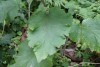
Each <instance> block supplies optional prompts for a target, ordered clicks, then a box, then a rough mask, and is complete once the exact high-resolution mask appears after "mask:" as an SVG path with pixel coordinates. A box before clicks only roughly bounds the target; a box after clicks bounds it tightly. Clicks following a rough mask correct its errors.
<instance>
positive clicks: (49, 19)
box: [28, 7, 72, 62]
mask: <svg viewBox="0 0 100 67" xmlns="http://www.w3.org/2000/svg"><path fill="white" fill-rule="evenodd" d="M71 22H72V16H71V15H70V14H66V13H65V12H64V11H63V10H62V9H59V8H55V7H54V8H51V9H50V11H49V13H48V14H46V13H45V12H42V11H41V12H39V13H38V14H35V15H34V16H32V17H31V18H30V20H29V27H31V28H33V29H34V30H33V31H31V30H28V40H29V44H28V45H29V46H30V47H32V48H34V49H33V50H34V52H35V55H36V58H37V60H38V62H40V61H42V60H43V59H45V58H47V56H48V55H52V54H54V53H55V52H56V49H55V47H60V46H61V45H63V44H64V42H65V39H64V35H68V33H69V28H68V27H67V26H66V25H70V24H71Z"/></svg>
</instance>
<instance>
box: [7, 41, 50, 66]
mask: <svg viewBox="0 0 100 67" xmlns="http://www.w3.org/2000/svg"><path fill="white" fill-rule="evenodd" d="M51 61H52V60H51V59H46V60H43V61H42V62H41V63H38V62H37V60H36V57H35V55H34V53H33V50H32V49H31V48H29V46H28V41H27V40H26V41H24V42H23V43H22V44H20V46H19V53H18V54H17V55H15V64H13V65H8V67H52V62H51Z"/></svg>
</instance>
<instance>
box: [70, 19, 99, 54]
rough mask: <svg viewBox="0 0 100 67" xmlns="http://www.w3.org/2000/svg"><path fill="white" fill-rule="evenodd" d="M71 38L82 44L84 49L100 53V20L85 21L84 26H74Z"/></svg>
mask: <svg viewBox="0 0 100 67" xmlns="http://www.w3.org/2000/svg"><path fill="white" fill-rule="evenodd" d="M70 38H71V39H72V40H73V41H75V42H79V41H80V42H81V43H82V48H90V49H91V50H92V51H98V52H99V51H100V20H95V19H85V20H84V21H83V23H82V25H73V26H72V28H71V31H70Z"/></svg>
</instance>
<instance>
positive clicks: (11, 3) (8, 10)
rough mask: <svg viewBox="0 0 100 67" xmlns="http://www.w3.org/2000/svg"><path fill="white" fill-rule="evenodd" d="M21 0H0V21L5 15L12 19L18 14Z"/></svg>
mask: <svg viewBox="0 0 100 67" xmlns="http://www.w3.org/2000/svg"><path fill="white" fill-rule="evenodd" d="M20 1H21V0H7V1H1V2H0V22H3V21H4V19H6V17H7V15H9V18H11V19H14V17H15V16H17V15H18V10H19V8H20V6H19V5H20Z"/></svg>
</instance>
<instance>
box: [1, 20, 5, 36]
mask: <svg viewBox="0 0 100 67" xmlns="http://www.w3.org/2000/svg"><path fill="white" fill-rule="evenodd" d="M5 24H6V21H5V20H4V23H3V30H2V35H3V34H4V30H5Z"/></svg>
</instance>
